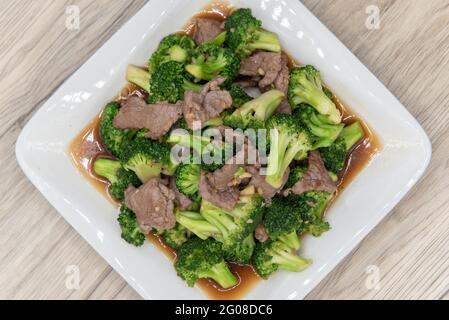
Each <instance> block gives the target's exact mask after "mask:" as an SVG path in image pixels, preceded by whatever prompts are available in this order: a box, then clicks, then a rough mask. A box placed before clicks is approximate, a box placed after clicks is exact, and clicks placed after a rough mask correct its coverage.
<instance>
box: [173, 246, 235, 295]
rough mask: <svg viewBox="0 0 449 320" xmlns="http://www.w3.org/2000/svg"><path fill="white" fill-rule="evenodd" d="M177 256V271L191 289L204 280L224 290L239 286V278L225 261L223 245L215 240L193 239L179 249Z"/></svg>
mask: <svg viewBox="0 0 449 320" xmlns="http://www.w3.org/2000/svg"><path fill="white" fill-rule="evenodd" d="M176 255H177V259H176V262H175V269H176V271H177V273H178V275H179V276H180V277H181V278H182V279H184V280H185V281H186V282H187V285H188V286H190V287H193V286H194V285H195V283H196V282H197V281H198V279H202V278H210V279H212V280H214V281H215V282H216V283H217V284H219V285H220V286H221V287H222V288H223V289H228V288H232V287H234V286H236V285H237V284H238V279H237V277H236V276H235V275H234V274H233V273H232V272H231V270H230V269H229V267H228V265H227V264H226V262H225V260H224V259H223V252H222V248H221V243H219V242H217V241H215V240H213V239H208V240H205V241H202V240H201V239H198V238H195V239H191V240H189V241H187V242H186V243H184V244H183V245H182V246H181V247H180V248H179V249H178V251H177V254H176Z"/></svg>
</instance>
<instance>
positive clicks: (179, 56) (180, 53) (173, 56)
mask: <svg viewBox="0 0 449 320" xmlns="http://www.w3.org/2000/svg"><path fill="white" fill-rule="evenodd" d="M169 53H170V60H171V61H176V62H185V61H186V60H187V52H186V50H184V49H183V48H181V47H180V46H178V45H175V46H173V47H171V48H170V49H169Z"/></svg>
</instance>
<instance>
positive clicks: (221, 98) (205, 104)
mask: <svg viewBox="0 0 449 320" xmlns="http://www.w3.org/2000/svg"><path fill="white" fill-rule="evenodd" d="M224 81H225V79H224V78H217V79H215V80H212V81H211V82H209V83H207V84H206V85H204V87H203V89H202V90H201V92H200V93H196V92H193V91H186V92H185V94H184V102H183V104H182V112H183V114H184V118H185V120H186V122H187V125H188V127H189V128H190V129H194V128H193V123H194V122H195V121H200V122H201V123H203V124H204V123H205V122H206V121H208V120H210V119H213V118H216V117H218V116H219V115H220V113H222V112H223V111H224V110H226V109H228V108H230V107H231V106H232V97H231V95H230V94H229V92H228V91H225V90H221V89H220V87H219V86H220V84H222V83H223V82H224Z"/></svg>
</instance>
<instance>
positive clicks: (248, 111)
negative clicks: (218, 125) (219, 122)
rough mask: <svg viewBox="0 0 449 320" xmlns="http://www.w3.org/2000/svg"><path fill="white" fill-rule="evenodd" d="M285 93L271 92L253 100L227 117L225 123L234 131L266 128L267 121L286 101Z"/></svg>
mask: <svg viewBox="0 0 449 320" xmlns="http://www.w3.org/2000/svg"><path fill="white" fill-rule="evenodd" d="M284 97H285V95H284V93H283V92H282V91H279V90H270V91H268V92H265V93H264V94H262V95H261V96H259V97H257V98H256V99H253V100H251V101H249V102H247V103H245V104H244V105H242V106H241V107H240V108H238V109H237V110H235V111H234V113H232V114H231V115H229V116H225V118H224V119H223V123H224V124H225V125H226V126H229V127H231V128H234V129H242V130H245V129H247V128H252V129H261V128H265V121H266V120H267V119H268V118H269V117H271V116H272V115H273V113H274V112H275V111H276V109H277V107H278V106H279V105H280V104H281V102H282V100H284Z"/></svg>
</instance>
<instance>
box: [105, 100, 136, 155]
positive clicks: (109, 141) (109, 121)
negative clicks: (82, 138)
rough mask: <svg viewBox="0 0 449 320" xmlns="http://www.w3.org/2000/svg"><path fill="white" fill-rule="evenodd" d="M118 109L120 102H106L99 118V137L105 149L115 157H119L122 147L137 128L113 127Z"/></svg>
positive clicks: (132, 136) (133, 135) (134, 134)
mask: <svg viewBox="0 0 449 320" xmlns="http://www.w3.org/2000/svg"><path fill="white" fill-rule="evenodd" d="M119 111H120V103H118V102H110V103H108V104H107V105H106V106H105V107H104V109H103V113H102V115H101V120H100V137H101V140H102V142H103V144H104V145H105V147H106V149H107V150H108V151H109V152H110V153H111V154H112V155H113V156H115V157H119V156H120V155H121V153H122V147H123V145H125V144H126V143H127V142H128V141H130V140H132V139H133V138H134V137H135V136H136V135H137V133H138V132H139V130H135V129H118V128H116V127H114V125H113V121H114V118H115V117H116V116H117V114H118V113H119Z"/></svg>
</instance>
